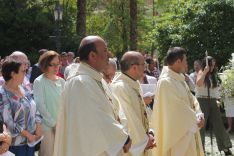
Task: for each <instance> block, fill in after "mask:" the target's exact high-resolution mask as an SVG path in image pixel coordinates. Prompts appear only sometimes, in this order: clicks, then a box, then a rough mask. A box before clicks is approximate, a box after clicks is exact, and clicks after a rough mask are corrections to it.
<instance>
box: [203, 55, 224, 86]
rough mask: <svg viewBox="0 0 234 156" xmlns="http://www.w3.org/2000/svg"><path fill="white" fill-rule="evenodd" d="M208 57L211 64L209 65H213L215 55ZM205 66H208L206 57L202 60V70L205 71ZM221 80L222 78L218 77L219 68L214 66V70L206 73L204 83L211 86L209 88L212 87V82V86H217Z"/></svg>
mask: <svg viewBox="0 0 234 156" xmlns="http://www.w3.org/2000/svg"><path fill="white" fill-rule="evenodd" d="M207 59H208V65H209V67H211V66H212V63H213V61H215V59H214V58H213V57H211V56H207ZM205 67H206V57H205V58H203V60H202V71H204V69H205ZM209 77H210V78H211V82H210V78H209ZM219 82H220V78H219V77H218V74H217V70H216V68H215V67H214V69H213V71H212V72H210V71H209V72H208V73H207V74H206V77H205V80H204V83H205V86H206V87H209V88H210V87H211V83H212V88H215V87H217V86H218V83H219ZM220 83H221V82H220Z"/></svg>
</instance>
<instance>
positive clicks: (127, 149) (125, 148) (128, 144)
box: [123, 139, 132, 153]
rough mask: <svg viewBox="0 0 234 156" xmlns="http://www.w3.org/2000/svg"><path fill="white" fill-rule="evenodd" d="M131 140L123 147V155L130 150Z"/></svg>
mask: <svg viewBox="0 0 234 156" xmlns="http://www.w3.org/2000/svg"><path fill="white" fill-rule="evenodd" d="M131 145H132V140H131V139H130V140H129V142H128V143H127V144H126V145H124V146H123V151H124V153H128V151H129V149H130V148H131Z"/></svg>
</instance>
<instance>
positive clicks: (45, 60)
mask: <svg viewBox="0 0 234 156" xmlns="http://www.w3.org/2000/svg"><path fill="white" fill-rule="evenodd" d="M56 56H57V57H59V58H60V55H59V54H58V53H57V52H55V51H47V52H45V53H44V54H43V55H42V56H41V58H40V59H39V67H40V69H41V71H42V72H46V70H47V68H48V67H49V66H50V62H51V61H52V60H53V59H54V58H55V57H56Z"/></svg>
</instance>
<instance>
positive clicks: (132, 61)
mask: <svg viewBox="0 0 234 156" xmlns="http://www.w3.org/2000/svg"><path fill="white" fill-rule="evenodd" d="M139 62H140V58H139V57H138V56H135V57H134V56H132V57H122V59H121V60H120V69H121V72H126V71H128V70H129V69H130V67H131V66H132V65H137V64H139Z"/></svg>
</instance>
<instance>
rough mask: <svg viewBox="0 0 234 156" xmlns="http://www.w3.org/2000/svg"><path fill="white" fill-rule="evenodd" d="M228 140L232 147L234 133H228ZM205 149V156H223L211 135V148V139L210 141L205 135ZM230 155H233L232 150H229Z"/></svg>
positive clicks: (233, 149) (233, 150)
mask: <svg viewBox="0 0 234 156" xmlns="http://www.w3.org/2000/svg"><path fill="white" fill-rule="evenodd" d="M230 138H231V141H232V145H233V146H234V132H232V133H230ZM205 148H206V156H224V153H223V152H222V153H221V154H220V152H219V150H218V147H217V143H216V139H215V136H214V134H213V146H211V139H210V134H209V133H207V134H206V142H205ZM231 151H232V153H234V148H232V149H231Z"/></svg>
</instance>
